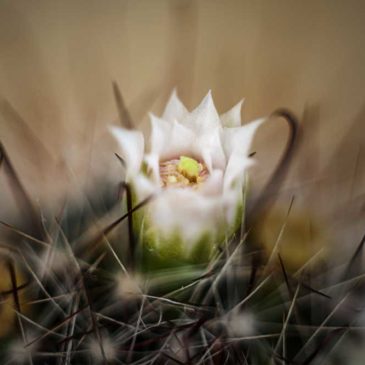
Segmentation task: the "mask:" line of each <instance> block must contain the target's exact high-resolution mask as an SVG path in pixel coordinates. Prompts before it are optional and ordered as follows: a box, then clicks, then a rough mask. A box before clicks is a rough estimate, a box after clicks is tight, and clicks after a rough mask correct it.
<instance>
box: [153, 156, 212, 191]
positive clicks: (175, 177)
mask: <svg viewBox="0 0 365 365" xmlns="http://www.w3.org/2000/svg"><path fill="white" fill-rule="evenodd" d="M160 176H161V185H162V187H192V188H197V187H199V186H200V184H202V183H203V182H204V181H205V180H206V179H207V177H208V176H209V172H208V169H207V167H206V165H205V164H204V163H203V162H199V161H197V160H195V159H193V158H191V157H187V156H180V158H179V159H173V160H168V161H164V162H160Z"/></svg>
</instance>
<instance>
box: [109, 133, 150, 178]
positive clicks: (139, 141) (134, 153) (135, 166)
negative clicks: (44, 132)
mask: <svg viewBox="0 0 365 365" xmlns="http://www.w3.org/2000/svg"><path fill="white" fill-rule="evenodd" d="M110 130H111V132H112V134H113V135H114V137H115V138H116V139H117V141H118V143H119V148H120V150H121V157H122V158H123V159H124V161H125V163H126V169H127V171H126V175H127V180H129V179H130V178H131V177H132V176H133V175H135V174H137V173H138V172H139V170H140V168H141V163H142V160H143V153H144V138H143V134H142V132H140V131H136V130H129V129H125V128H120V127H115V126H112V127H110Z"/></svg>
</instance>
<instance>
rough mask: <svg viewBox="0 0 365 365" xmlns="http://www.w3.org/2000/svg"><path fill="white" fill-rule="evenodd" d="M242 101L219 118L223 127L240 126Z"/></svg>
mask: <svg viewBox="0 0 365 365" xmlns="http://www.w3.org/2000/svg"><path fill="white" fill-rule="evenodd" d="M242 104H243V100H241V101H240V102H239V103H237V104H236V105H235V106H234V107H233V108H232V109H230V110H228V111H227V112H226V113H224V114H222V115H221V116H220V118H221V121H222V125H223V127H227V128H231V127H239V126H240V125H241V108H242Z"/></svg>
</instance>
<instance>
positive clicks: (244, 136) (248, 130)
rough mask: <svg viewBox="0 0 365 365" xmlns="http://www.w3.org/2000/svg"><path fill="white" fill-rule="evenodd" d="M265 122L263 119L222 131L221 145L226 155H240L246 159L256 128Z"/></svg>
mask: <svg viewBox="0 0 365 365" xmlns="http://www.w3.org/2000/svg"><path fill="white" fill-rule="evenodd" d="M265 120H266V119H265V118H260V119H257V120H254V121H253V122H250V123H248V124H245V125H244V126H242V127H235V128H225V129H224V130H223V141H224V142H223V144H224V150H225V152H226V155H227V156H230V155H231V154H232V153H240V154H241V155H242V156H245V157H246V156H247V155H248V153H249V150H250V147H251V143H252V140H253V137H254V134H255V132H256V130H257V128H258V127H259V126H260V125H261V124H262V123H263V122H264V121H265Z"/></svg>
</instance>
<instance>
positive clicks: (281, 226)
mask: <svg viewBox="0 0 365 365" xmlns="http://www.w3.org/2000/svg"><path fill="white" fill-rule="evenodd" d="M253 236H254V239H255V240H256V242H257V244H258V245H259V247H263V248H264V252H265V259H266V260H270V261H272V262H274V261H276V262H277V260H278V254H280V257H281V258H282V260H283V263H284V266H285V268H286V269H288V270H289V271H292V272H293V271H297V270H299V269H300V268H301V267H303V266H304V265H305V264H306V263H308V262H309V261H310V260H311V259H312V258H314V257H315V255H316V254H318V253H321V254H324V253H325V251H326V246H327V241H328V240H327V239H326V235H325V229H324V227H323V226H322V225H321V224H320V223H319V222H318V218H317V217H315V215H314V214H313V213H311V212H309V211H303V210H301V211H293V210H292V211H291V212H290V213H289V214H288V213H287V211H285V210H284V209H281V208H274V209H272V210H270V212H268V213H267V214H265V216H263V217H262V218H259V219H258V223H257V224H256V226H255V228H254V230H253Z"/></svg>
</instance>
